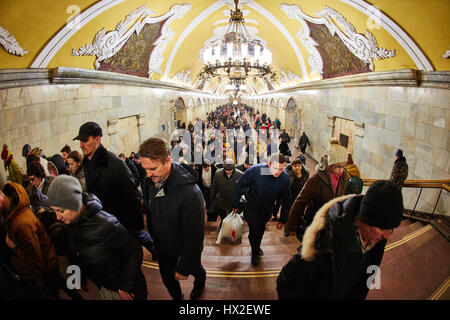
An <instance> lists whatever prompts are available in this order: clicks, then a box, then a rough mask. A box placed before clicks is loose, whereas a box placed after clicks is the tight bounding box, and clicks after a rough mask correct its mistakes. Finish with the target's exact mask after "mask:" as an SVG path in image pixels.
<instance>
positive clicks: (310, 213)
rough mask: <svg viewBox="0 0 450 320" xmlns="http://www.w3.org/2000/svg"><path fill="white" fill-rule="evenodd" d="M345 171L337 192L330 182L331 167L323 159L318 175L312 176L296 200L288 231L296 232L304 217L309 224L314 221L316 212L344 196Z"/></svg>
mask: <svg viewBox="0 0 450 320" xmlns="http://www.w3.org/2000/svg"><path fill="white" fill-rule="evenodd" d="M347 181H348V180H347V178H346V174H345V171H344V173H343V174H342V175H341V177H340V178H339V182H338V186H337V188H336V192H334V190H333V186H332V184H331V180H330V174H329V166H328V163H327V161H326V160H324V159H322V161H321V163H320V164H318V165H317V167H316V174H314V175H312V176H311V177H310V178H309V179H308V181H307V182H306V184H305V185H304V187H303V189H302V190H301V191H300V194H299V195H298V196H297V198H296V199H295V201H294V203H293V205H292V207H291V211H290V213H289V218H288V222H287V225H286V227H287V230H288V231H289V232H294V231H296V229H297V226H298V225H299V224H300V222H301V219H302V217H303V216H304V217H305V218H306V220H307V222H308V224H309V223H310V222H311V221H312V220H313V218H314V215H315V214H316V212H317V211H318V210H319V209H320V208H321V207H322V206H323V205H324V204H325V203H327V202H328V201H330V200H331V199H333V198H336V197H339V196H342V195H344V193H345V185H346V183H347Z"/></svg>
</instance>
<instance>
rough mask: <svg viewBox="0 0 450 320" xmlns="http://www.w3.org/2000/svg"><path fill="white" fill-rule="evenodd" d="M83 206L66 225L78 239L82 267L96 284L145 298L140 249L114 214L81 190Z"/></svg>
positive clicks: (94, 197)
mask: <svg viewBox="0 0 450 320" xmlns="http://www.w3.org/2000/svg"><path fill="white" fill-rule="evenodd" d="M83 205H84V207H85V210H84V211H82V213H81V215H80V217H79V218H78V219H77V220H75V221H73V222H72V223H71V224H70V225H69V227H70V228H71V230H72V231H73V234H74V237H75V239H76V242H77V249H78V252H79V256H80V260H81V261H82V267H81V269H82V271H85V272H86V273H87V276H88V278H89V279H91V280H92V281H93V282H94V283H95V284H96V285H97V286H98V287H99V288H100V287H101V286H104V287H105V288H108V289H110V290H114V291H117V290H118V289H121V290H123V291H126V292H132V293H134V294H135V298H136V299H145V298H146V296H147V289H146V283H145V278H144V276H143V274H142V270H141V264H142V258H143V255H142V249H141V246H140V244H139V243H138V241H137V239H136V238H135V237H133V236H132V235H131V234H130V233H129V232H128V231H127V230H126V229H125V228H124V226H123V225H122V224H121V223H120V222H119V220H117V218H116V217H114V216H113V215H111V214H109V213H107V212H105V211H103V210H102V204H101V202H100V200H99V199H98V198H97V197H96V196H95V195H93V194H89V193H84V194H83Z"/></svg>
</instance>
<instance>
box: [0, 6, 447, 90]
mask: <svg viewBox="0 0 450 320" xmlns="http://www.w3.org/2000/svg"><path fill="white" fill-rule="evenodd" d="M233 7H234V1H233V0H218V1H212V0H191V1H173V0H157V1H155V0H127V1H125V0H101V1H92V0H79V1H72V0H70V1H52V0H40V1H31V0H2V1H1V2H0V48H2V49H0V68H54V67H57V66H68V67H76V68H83V69H96V70H105V71H113V72H120V73H127V74H132V75H136V76H141V77H150V78H152V79H156V80H162V81H168V82H177V83H180V84H183V85H186V86H191V87H195V88H199V89H202V90H207V91H210V92H212V93H215V94H219V95H221V94H223V92H224V91H225V85H226V84H227V81H226V80H225V79H222V81H218V80H213V81H209V82H202V81H199V79H198V78H197V74H198V72H199V70H200V68H201V66H202V62H201V61H202V60H201V52H202V49H203V48H204V47H205V45H206V44H207V43H209V42H211V41H212V40H214V39H215V38H217V37H218V35H220V34H221V33H222V32H223V30H224V29H226V27H227V26H228V19H229V15H230V10H231V9H232V8H233ZM239 7H240V8H241V9H242V10H243V12H244V16H245V25H246V27H247V29H248V30H249V31H250V32H251V34H252V36H253V37H256V38H258V39H260V40H261V41H263V42H264V43H265V44H267V46H268V47H269V48H270V49H271V50H272V52H273V58H272V66H273V68H274V69H275V70H276V71H277V74H278V79H277V80H276V81H270V80H268V79H249V80H248V81H247V84H246V91H247V93H248V94H255V93H261V92H265V91H270V90H273V89H277V88H282V87H287V86H293V85H295V84H298V83H302V82H307V81H315V80H320V79H326V78H332V77H339V76H342V75H346V74H355V73H362V72H373V71H385V70H395V69H405V68H411V69H417V70H427V71H432V70H450V62H449V59H448V55H449V54H448V50H449V49H450V43H449V41H448V39H450V25H449V22H448V13H449V12H450V10H449V9H450V2H449V1H448V0H433V1H422V0H396V1H389V0H378V1H371V2H370V3H369V2H368V1H363V0H328V1H325V0H305V1H299V0H297V1H290V2H280V1H273V0H259V1H253V0H241V1H240V2H239Z"/></svg>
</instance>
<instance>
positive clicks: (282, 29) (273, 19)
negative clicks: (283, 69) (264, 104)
mask: <svg viewBox="0 0 450 320" xmlns="http://www.w3.org/2000/svg"><path fill="white" fill-rule="evenodd" d="M248 6H249V7H250V8H253V9H255V10H256V11H257V12H259V13H260V14H262V15H263V16H264V17H266V18H267V19H268V20H269V21H270V22H272V23H273V24H274V25H275V27H277V29H278V30H279V31H280V32H281V33H282V34H283V35H284V37H285V38H286V40H287V41H288V42H289V44H290V45H291V47H292V49H293V50H294V52H295V55H296V57H297V61H298V63H299V64H300V70H301V72H302V76H303V77H304V78H305V79H306V80H309V75H310V74H311V72H309V73H308V71H307V69H306V65H305V61H304V59H303V55H302V53H301V52H300V49H299V47H298V46H297V43H296V42H295V40H294V38H293V37H292V36H291V34H290V33H289V31H288V30H287V29H286V27H285V26H284V25H283V24H282V23H281V22H280V21H279V20H278V19H277V18H276V17H275V16H274V15H273V14H272V12H270V11H269V10H267V9H265V8H264V7H263V6H261V5H260V4H259V3H257V2H256V1H253V0H249V3H248Z"/></svg>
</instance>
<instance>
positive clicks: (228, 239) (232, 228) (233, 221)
mask: <svg viewBox="0 0 450 320" xmlns="http://www.w3.org/2000/svg"><path fill="white" fill-rule="evenodd" d="M243 224H244V222H243V221H242V217H241V215H240V214H238V213H234V212H230V213H229V214H228V215H227V216H226V218H225V219H223V221H222V228H220V232H219V236H218V237H217V241H216V244H225V243H229V244H240V243H241V242H242V225H243Z"/></svg>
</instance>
